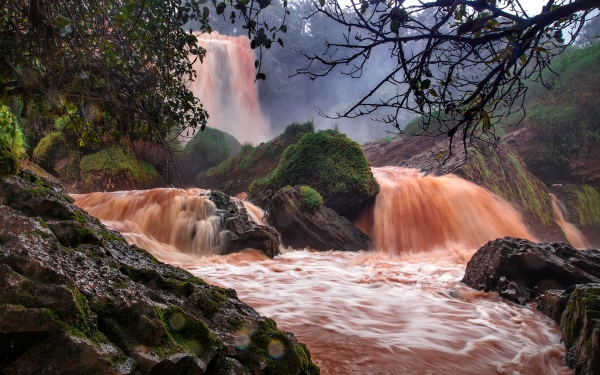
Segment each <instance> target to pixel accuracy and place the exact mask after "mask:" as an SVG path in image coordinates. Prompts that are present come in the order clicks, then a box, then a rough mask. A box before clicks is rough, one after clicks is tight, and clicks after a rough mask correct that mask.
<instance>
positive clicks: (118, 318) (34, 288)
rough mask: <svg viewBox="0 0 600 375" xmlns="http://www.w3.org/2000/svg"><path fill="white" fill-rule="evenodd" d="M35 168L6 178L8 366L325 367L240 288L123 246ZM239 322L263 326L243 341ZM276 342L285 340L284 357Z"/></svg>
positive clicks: (116, 370)
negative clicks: (277, 353)
mask: <svg viewBox="0 0 600 375" xmlns="http://www.w3.org/2000/svg"><path fill="white" fill-rule="evenodd" d="M33 177H34V176H32V175H28V174H26V173H23V174H21V175H19V176H12V177H4V178H2V180H1V181H0V197H1V198H2V201H3V204H2V205H0V373H1V374H81V373H85V374H186V375H188V374H230V373H232V372H231V371H233V370H231V369H232V368H234V369H236V370H235V371H236V372H234V373H239V374H244V373H246V374H283V373H286V374H287V373H293V374H318V373H319V370H318V368H317V367H316V366H315V365H314V364H313V363H312V361H311V360H310V354H309V352H308V350H307V349H306V347H305V346H304V345H302V344H300V343H298V341H297V340H296V339H295V338H294V336H293V335H291V334H289V333H286V332H282V331H279V330H277V327H276V325H275V322H273V321H272V320H271V319H267V318H264V317H261V316H260V315H258V314H257V313H256V311H254V309H252V308H251V307H250V306H248V305H246V304H244V303H243V302H241V301H240V300H239V299H238V298H237V296H236V295H235V292H234V291H232V290H226V289H222V288H218V287H213V286H209V285H207V284H206V283H205V282H204V281H202V280H201V279H199V278H197V277H194V276H193V275H191V274H189V273H188V272H186V271H184V270H182V269H179V268H176V267H173V266H170V265H167V264H164V263H160V262H158V261H157V260H156V259H155V258H154V257H152V256H151V255H150V254H148V253H147V252H146V251H144V250H142V249H140V248H138V247H136V246H129V245H127V243H126V242H125V240H124V239H123V238H122V237H121V236H120V235H119V234H118V233H117V232H113V231H109V230H107V229H106V228H105V227H104V226H102V225H101V224H100V222H99V221H97V220H96V219H94V218H92V217H91V216H89V215H87V214H86V213H84V212H83V211H81V210H80V209H78V208H76V207H75V206H74V205H73V204H72V203H71V201H70V199H69V198H68V196H67V195H65V193H64V190H61V189H60V188H58V187H56V186H54V185H52V184H50V183H49V182H48V181H46V180H44V179H37V178H33ZM33 189H42V190H43V192H40V193H39V194H38V193H36V192H34V190H33ZM36 191H37V190H36ZM33 202H37V203H38V204H33ZM70 227H72V228H71V229H69V228H70ZM78 231H80V232H81V231H83V233H84V234H83V235H81V233H80V232H78ZM244 325H249V326H253V327H255V328H256V329H255V331H254V334H253V335H251V336H250V340H251V342H250V345H249V346H248V347H247V348H246V349H239V348H237V347H236V337H237V336H238V334H239V330H240V329H241V327H243V326H244ZM271 340H279V341H280V342H281V343H282V345H283V346H284V347H285V354H284V355H283V356H282V357H281V358H279V359H277V360H275V359H273V358H271V357H270V356H269V355H268V350H267V348H268V344H269V342H270V341H271Z"/></svg>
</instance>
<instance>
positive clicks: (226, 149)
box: [182, 127, 241, 181]
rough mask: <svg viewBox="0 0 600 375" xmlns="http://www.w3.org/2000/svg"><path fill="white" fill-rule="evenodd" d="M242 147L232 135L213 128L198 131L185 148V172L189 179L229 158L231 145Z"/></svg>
mask: <svg viewBox="0 0 600 375" xmlns="http://www.w3.org/2000/svg"><path fill="white" fill-rule="evenodd" d="M230 144H231V145H232V146H233V148H237V149H241V145H240V143H239V142H238V141H237V140H236V139H235V138H234V137H233V136H231V135H229V134H227V133H224V132H222V131H220V130H217V129H213V128H208V127H207V128H205V129H204V131H201V132H197V133H196V135H195V136H194V138H192V140H191V141H189V142H188V143H187V145H185V148H184V149H183V165H182V169H183V174H184V177H185V178H186V179H187V180H188V181H189V180H193V179H194V178H195V177H196V175H198V173H200V172H203V171H205V170H207V169H209V168H211V167H214V166H215V165H217V164H219V163H221V162H223V161H224V160H227V159H228V158H229V156H230V146H229V145H230Z"/></svg>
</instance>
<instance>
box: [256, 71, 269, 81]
mask: <svg viewBox="0 0 600 375" xmlns="http://www.w3.org/2000/svg"><path fill="white" fill-rule="evenodd" d="M256 79H257V80H259V79H260V80H261V81H265V80H266V79H267V76H266V74H265V73H258V74H257V75H256Z"/></svg>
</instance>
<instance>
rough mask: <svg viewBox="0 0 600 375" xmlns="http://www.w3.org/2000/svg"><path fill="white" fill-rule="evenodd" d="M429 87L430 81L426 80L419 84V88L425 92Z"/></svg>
mask: <svg viewBox="0 0 600 375" xmlns="http://www.w3.org/2000/svg"><path fill="white" fill-rule="evenodd" d="M429 86H431V80H429V79H426V80H424V81H422V82H421V88H422V89H423V90H427V89H428V88H429Z"/></svg>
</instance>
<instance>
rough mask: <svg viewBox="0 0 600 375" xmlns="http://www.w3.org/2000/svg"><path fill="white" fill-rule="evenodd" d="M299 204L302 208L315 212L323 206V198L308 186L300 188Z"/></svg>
mask: <svg viewBox="0 0 600 375" xmlns="http://www.w3.org/2000/svg"><path fill="white" fill-rule="evenodd" d="M300 204H302V206H304V207H307V208H310V209H313V210H316V209H317V208H319V207H320V206H321V205H322V204H323V197H322V196H321V194H319V192H318V191H316V190H315V189H313V188H311V187H310V186H306V185H302V186H300Z"/></svg>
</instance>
